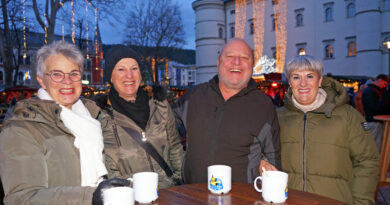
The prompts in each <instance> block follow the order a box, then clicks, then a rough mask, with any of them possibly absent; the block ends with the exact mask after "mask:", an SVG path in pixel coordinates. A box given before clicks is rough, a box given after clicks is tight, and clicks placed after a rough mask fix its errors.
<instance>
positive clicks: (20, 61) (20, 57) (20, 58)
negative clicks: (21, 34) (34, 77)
mask: <svg viewBox="0 0 390 205" xmlns="http://www.w3.org/2000/svg"><path fill="white" fill-rule="evenodd" d="M23 64H24V62H23V56H19V65H23Z"/></svg>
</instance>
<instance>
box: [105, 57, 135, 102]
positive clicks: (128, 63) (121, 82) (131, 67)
mask: <svg viewBox="0 0 390 205" xmlns="http://www.w3.org/2000/svg"><path fill="white" fill-rule="evenodd" d="M141 80H142V77H141V71H140V68H139V65H138V63H137V61H136V60H134V59H133V58H122V59H121V60H120V61H118V63H117V64H116V65H115V67H114V69H113V70H112V74H111V83H112V84H113V86H114V88H115V90H116V91H117V92H118V94H119V96H120V97H121V98H123V99H124V100H126V101H130V100H135V98H136V97H137V91H138V88H139V85H140V84H141Z"/></svg>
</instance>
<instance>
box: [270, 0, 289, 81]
mask: <svg viewBox="0 0 390 205" xmlns="http://www.w3.org/2000/svg"><path fill="white" fill-rule="evenodd" d="M276 2H277V3H276V4H274V6H273V9H274V19H275V39H276V54H277V55H276V69H277V71H278V72H279V73H282V72H283V67H284V61H285V58H286V47H287V31H286V25H287V17H286V13H287V0H278V1H276Z"/></svg>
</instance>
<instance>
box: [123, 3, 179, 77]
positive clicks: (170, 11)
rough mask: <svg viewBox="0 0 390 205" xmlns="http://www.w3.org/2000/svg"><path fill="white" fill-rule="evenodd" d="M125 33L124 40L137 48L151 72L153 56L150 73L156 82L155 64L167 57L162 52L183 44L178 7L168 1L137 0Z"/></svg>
mask: <svg viewBox="0 0 390 205" xmlns="http://www.w3.org/2000/svg"><path fill="white" fill-rule="evenodd" d="M126 33H127V35H126V41H125V43H127V44H130V45H136V46H138V48H140V49H139V51H140V52H141V54H142V55H143V57H145V60H144V62H145V64H146V66H147V67H148V70H149V72H150V73H152V72H153V71H152V68H151V65H152V59H156V69H155V70H154V72H155V76H156V81H157V76H158V69H157V63H158V62H161V61H160V60H161V59H162V58H167V57H168V56H167V53H166V52H163V51H164V50H166V49H167V48H172V47H174V48H179V47H181V46H182V45H183V44H184V31H183V24H182V19H181V13H180V9H179V6H178V5H177V4H174V3H172V1H171V0H148V1H138V2H137V3H135V4H134V7H133V9H132V10H131V11H130V13H129V16H128V18H127V25H126ZM154 83H158V82H154Z"/></svg>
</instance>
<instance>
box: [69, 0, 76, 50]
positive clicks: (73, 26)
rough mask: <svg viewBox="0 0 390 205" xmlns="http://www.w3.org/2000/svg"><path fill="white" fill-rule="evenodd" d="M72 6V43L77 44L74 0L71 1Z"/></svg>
mask: <svg viewBox="0 0 390 205" xmlns="http://www.w3.org/2000/svg"><path fill="white" fill-rule="evenodd" d="M70 7H71V10H72V43H73V45H75V44H76V26H75V24H74V15H75V13H74V2H73V0H71V1H70Z"/></svg>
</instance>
